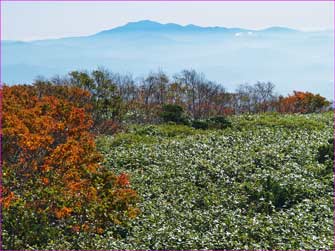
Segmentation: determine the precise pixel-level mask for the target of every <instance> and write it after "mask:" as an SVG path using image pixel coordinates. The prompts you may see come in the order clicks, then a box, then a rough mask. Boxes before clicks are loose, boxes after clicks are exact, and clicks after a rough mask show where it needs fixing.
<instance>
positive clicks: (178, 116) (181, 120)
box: [160, 104, 187, 124]
mask: <svg viewBox="0 0 335 251" xmlns="http://www.w3.org/2000/svg"><path fill="white" fill-rule="evenodd" d="M160 117H161V118H162V119H163V121H164V122H175V123H177V124H187V119H186V117H185V116H184V110H183V108H182V107H181V106H179V105H173V104H167V105H163V106H162V112H161V113H160Z"/></svg>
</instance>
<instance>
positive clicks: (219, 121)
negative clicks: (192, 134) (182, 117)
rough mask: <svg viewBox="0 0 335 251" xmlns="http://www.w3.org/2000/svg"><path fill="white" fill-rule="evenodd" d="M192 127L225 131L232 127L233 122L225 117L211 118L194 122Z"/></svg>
mask: <svg viewBox="0 0 335 251" xmlns="http://www.w3.org/2000/svg"><path fill="white" fill-rule="evenodd" d="M191 125H192V127H193V128H196V129H202V130H207V129H225V128H228V127H231V122H230V121H229V120H227V118H226V117H224V116H216V117H211V118H209V119H204V120H193V121H192V124H191Z"/></svg>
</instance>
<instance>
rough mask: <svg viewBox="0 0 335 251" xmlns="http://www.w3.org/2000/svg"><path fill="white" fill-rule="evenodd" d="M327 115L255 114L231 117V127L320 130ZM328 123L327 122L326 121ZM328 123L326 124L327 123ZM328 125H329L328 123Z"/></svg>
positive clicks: (323, 126)
mask: <svg viewBox="0 0 335 251" xmlns="http://www.w3.org/2000/svg"><path fill="white" fill-rule="evenodd" d="M328 115H329V113H325V115H322V114H319V115H317V114H309V115H291V114H285V115H283V114H278V113H270V114H257V115H240V116H232V117H231V120H232V126H234V127H235V128H240V129H242V128H250V127H273V128H276V127H282V128H287V129H308V130H320V129H324V128H325V126H327V124H326V123H320V122H321V121H319V120H318V118H320V119H321V120H324V118H328V117H329V116H328ZM328 121H329V120H328ZM327 123H328V122H327ZM328 124H329V123H328Z"/></svg>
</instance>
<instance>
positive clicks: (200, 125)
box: [192, 120, 209, 130]
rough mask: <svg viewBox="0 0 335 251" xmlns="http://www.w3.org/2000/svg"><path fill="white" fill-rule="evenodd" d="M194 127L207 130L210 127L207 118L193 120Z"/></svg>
mask: <svg viewBox="0 0 335 251" xmlns="http://www.w3.org/2000/svg"><path fill="white" fill-rule="evenodd" d="M192 127H193V128H195V129H202V130H207V129H208V128H209V122H208V121H206V120H193V121H192Z"/></svg>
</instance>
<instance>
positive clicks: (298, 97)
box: [278, 91, 330, 113]
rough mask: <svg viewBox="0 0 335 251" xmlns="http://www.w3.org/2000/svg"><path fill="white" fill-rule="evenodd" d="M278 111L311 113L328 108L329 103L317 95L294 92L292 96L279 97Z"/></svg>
mask: <svg viewBox="0 0 335 251" xmlns="http://www.w3.org/2000/svg"><path fill="white" fill-rule="evenodd" d="M278 104H279V107H278V110H279V112H282V113H312V112H318V111H320V110H321V109H322V108H324V107H327V106H329V104H330V103H329V102H328V101H327V100H326V99H325V98H324V97H322V96H320V95H319V94H313V93H310V92H301V91H294V92H293V94H292V95H288V96H287V97H280V98H279V100H278Z"/></svg>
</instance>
